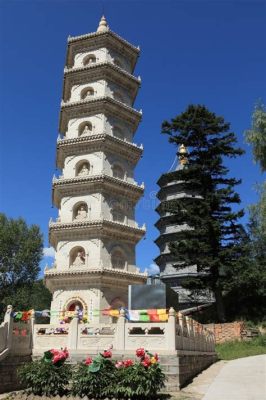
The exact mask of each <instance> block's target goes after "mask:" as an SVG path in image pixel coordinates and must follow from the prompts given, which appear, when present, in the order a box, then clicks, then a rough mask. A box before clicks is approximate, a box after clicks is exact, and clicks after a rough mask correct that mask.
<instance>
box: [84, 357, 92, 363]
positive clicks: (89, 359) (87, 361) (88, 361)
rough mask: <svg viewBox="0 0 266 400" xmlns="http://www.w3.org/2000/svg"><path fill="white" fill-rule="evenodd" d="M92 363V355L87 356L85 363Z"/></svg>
mask: <svg viewBox="0 0 266 400" xmlns="http://www.w3.org/2000/svg"><path fill="white" fill-rule="evenodd" d="M91 363H92V358H91V357H87V358H86V360H85V364H86V365H90V364H91Z"/></svg>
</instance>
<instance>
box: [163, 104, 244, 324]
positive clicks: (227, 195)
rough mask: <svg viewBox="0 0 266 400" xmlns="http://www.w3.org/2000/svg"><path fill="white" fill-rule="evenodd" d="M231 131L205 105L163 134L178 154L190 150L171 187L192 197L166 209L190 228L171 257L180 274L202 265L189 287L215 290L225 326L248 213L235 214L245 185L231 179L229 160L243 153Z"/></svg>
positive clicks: (175, 121) (174, 245)
mask: <svg viewBox="0 0 266 400" xmlns="http://www.w3.org/2000/svg"><path fill="white" fill-rule="evenodd" d="M229 129H230V125H229V123H226V122H225V121H224V118H223V117H221V116H217V115H215V114H214V113H213V112H210V111H209V110H208V109H207V108H206V107H205V106H202V105H189V106H188V108H187V109H186V110H185V111H184V112H183V113H181V114H180V115H178V116H177V117H175V118H174V119H172V120H171V121H170V122H167V121H165V122H164V123H163V124H162V133H165V134H168V135H169V136H170V138H169V141H170V142H172V143H174V144H175V145H177V146H178V149H179V148H180V146H181V145H184V146H185V147H186V148H187V150H188V152H187V154H186V155H185V157H186V158H187V163H186V162H185V163H184V162H183V168H180V169H178V170H176V171H174V172H172V173H171V174H167V179H168V180H170V181H171V180H179V181H182V182H183V185H184V186H183V187H184V191H185V193H188V194H190V195H189V196H186V197H182V198H179V199H175V200H172V201H167V202H166V203H165V204H163V205H162V206H164V207H166V209H167V210H168V211H170V212H171V211H173V212H174V213H177V216H176V223H177V224H178V225H184V226H186V227H187V229H184V230H181V231H180V232H179V233H178V237H177V240H176V241H175V242H173V243H171V244H170V251H171V252H174V254H175V255H176V256H177V258H178V259H179V261H180V264H179V265H177V266H175V267H176V268H179V267H180V268H184V267H185V266H190V265H195V264H196V265H197V269H198V272H199V275H198V278H196V279H193V280H192V279H190V280H189V281H187V282H186V285H185V283H184V285H185V286H186V287H189V288H191V289H192V290H200V289H205V290H206V289H209V290H211V291H212V292H213V293H214V296H215V300H216V308H217V315H218V319H219V320H220V321H224V320H225V311H224V305H223V291H224V285H225V280H226V276H227V275H231V273H232V271H233V269H234V267H236V266H237V265H238V264H239V262H241V261H240V260H241V246H242V240H241V238H242V236H241V235H242V230H241V225H240V224H239V222H238V220H239V218H240V217H242V216H243V211H242V210H240V211H235V210H233V209H232V206H233V205H234V204H237V203H240V198H239V195H238V194H237V193H236V192H235V191H234V186H235V185H237V184H239V183H240V180H237V179H235V178H230V177H228V176H227V175H228V172H229V171H228V168H226V166H225V165H224V158H225V157H231V158H232V157H236V156H239V155H241V154H242V153H243V150H242V149H240V148H237V147H235V144H236V141H237V139H236V136H235V134H234V133H233V132H230V131H229ZM178 156H179V157H184V153H183V152H182V153H181V152H179V150H178ZM234 208H235V207H234ZM227 273H228V274H227Z"/></svg>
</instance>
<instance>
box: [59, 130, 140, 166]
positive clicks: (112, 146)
mask: <svg viewBox="0 0 266 400" xmlns="http://www.w3.org/2000/svg"><path fill="white" fill-rule="evenodd" d="M84 151H90V152H91V151H110V152H111V153H116V154H117V153H118V154H120V155H121V156H123V157H124V158H126V159H127V160H129V161H130V162H132V163H133V164H136V163H137V162H138V161H139V159H140V157H141V154H142V152H143V148H142V147H139V146H137V145H134V144H132V143H129V142H126V141H124V140H121V139H118V138H116V137H114V136H111V135H109V134H106V133H105V132H104V133H101V134H92V135H88V136H81V137H77V138H71V139H59V140H58V141H57V156H56V165H57V167H58V168H63V167H64V160H65V158H66V157H67V156H69V155H73V154H78V153H80V154H83V153H84Z"/></svg>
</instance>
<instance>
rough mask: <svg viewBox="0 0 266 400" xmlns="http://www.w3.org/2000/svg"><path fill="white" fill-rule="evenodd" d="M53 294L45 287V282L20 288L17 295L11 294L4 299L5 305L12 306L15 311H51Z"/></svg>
mask: <svg viewBox="0 0 266 400" xmlns="http://www.w3.org/2000/svg"><path fill="white" fill-rule="evenodd" d="M51 300H52V295H51V292H50V291H49V290H48V289H47V288H46V287H45V285H44V283H43V280H42V279H40V280H37V281H35V282H33V283H31V284H28V283H27V284H24V285H22V286H20V287H19V288H18V289H17V290H16V293H10V294H9V295H7V296H6V297H5V298H4V303H5V304H6V305H7V304H12V305H13V307H14V309H15V310H19V311H21V310H31V309H34V310H39V311H41V310H45V309H50V305H51Z"/></svg>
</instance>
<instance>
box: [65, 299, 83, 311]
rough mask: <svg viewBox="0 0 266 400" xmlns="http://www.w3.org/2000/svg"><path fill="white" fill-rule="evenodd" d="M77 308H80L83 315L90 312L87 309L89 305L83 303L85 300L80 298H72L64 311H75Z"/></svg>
mask: <svg viewBox="0 0 266 400" xmlns="http://www.w3.org/2000/svg"><path fill="white" fill-rule="evenodd" d="M76 307H78V308H79V311H81V312H82V313H83V314H87V312H88V308H87V304H86V303H85V302H84V301H83V299H81V298H80V297H72V298H70V299H69V300H68V301H67V302H66V304H65V306H64V310H65V311H66V312H67V311H71V312H72V311H75V309H76Z"/></svg>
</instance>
